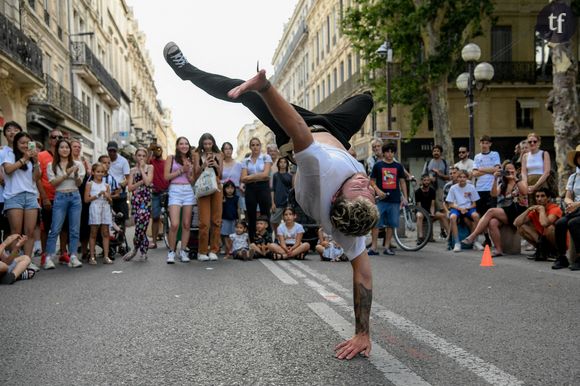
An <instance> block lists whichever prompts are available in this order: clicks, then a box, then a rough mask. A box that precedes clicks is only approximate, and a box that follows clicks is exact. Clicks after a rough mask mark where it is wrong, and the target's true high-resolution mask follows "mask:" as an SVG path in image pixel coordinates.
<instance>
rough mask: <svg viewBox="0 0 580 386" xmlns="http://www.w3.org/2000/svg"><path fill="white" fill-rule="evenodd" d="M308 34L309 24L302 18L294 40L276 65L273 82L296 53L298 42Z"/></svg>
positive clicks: (293, 37)
mask: <svg viewBox="0 0 580 386" xmlns="http://www.w3.org/2000/svg"><path fill="white" fill-rule="evenodd" d="M306 35H308V26H307V25H306V21H305V20H302V21H300V23H299V24H298V29H297V30H296V32H295V33H294V36H292V40H291V41H290V44H288V47H287V48H286V52H285V53H284V56H283V57H282V59H281V60H280V61H279V62H278V64H277V65H276V72H275V73H274V76H273V77H272V79H271V81H272V83H274V84H275V83H276V82H277V80H278V79H277V78H278V74H280V73H281V72H282V71H283V70H284V68H285V67H286V64H287V63H288V60H290V57H291V56H292V54H293V53H294V50H295V49H296V47H298V44H299V43H300V42H301V41H302V39H303V38H304V37H305V36H306Z"/></svg>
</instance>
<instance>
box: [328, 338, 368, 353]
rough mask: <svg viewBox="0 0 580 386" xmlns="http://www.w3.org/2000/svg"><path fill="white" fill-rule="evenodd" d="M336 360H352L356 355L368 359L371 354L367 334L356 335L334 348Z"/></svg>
mask: <svg viewBox="0 0 580 386" xmlns="http://www.w3.org/2000/svg"><path fill="white" fill-rule="evenodd" d="M334 351H336V353H335V357H336V358H338V359H352V358H354V357H355V356H356V355H358V354H363V355H364V356H366V357H368V356H369V355H370V354H371V339H370V337H369V336H368V334H357V335H355V336H353V337H352V338H350V339H349V340H345V341H344V342H342V343H340V344H339V345H337V346H336V347H335V348H334Z"/></svg>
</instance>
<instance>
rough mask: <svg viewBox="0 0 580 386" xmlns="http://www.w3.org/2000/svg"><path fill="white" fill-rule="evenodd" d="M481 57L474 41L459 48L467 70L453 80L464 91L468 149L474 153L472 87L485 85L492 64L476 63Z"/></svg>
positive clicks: (491, 70)
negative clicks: (467, 121)
mask: <svg viewBox="0 0 580 386" xmlns="http://www.w3.org/2000/svg"><path fill="white" fill-rule="evenodd" d="M480 57H481V49H480V48H479V46H478V45H477V44H475V43H469V44H467V45H466V46H465V47H463V49H462V50H461V58H462V59H463V61H465V62H466V63H467V72H464V73H462V74H460V75H459V76H458V77H457V80H456V81H455V83H456V85H457V88H458V89H460V90H461V91H463V92H464V93H465V97H466V98H467V105H466V106H465V107H466V108H467V109H468V111H469V151H470V152H473V154H475V133H474V130H475V128H474V125H475V124H474V119H473V107H474V106H475V102H474V100H473V99H474V95H473V92H474V89H475V90H482V89H483V88H484V87H485V82H489V81H490V80H491V79H492V78H493V73H494V70H493V66H492V65H491V64H489V63H487V62H481V63H479V64H477V65H475V64H476V63H477V61H478V60H479V58H480Z"/></svg>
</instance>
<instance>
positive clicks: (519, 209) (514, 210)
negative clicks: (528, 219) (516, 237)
mask: <svg viewBox="0 0 580 386" xmlns="http://www.w3.org/2000/svg"><path fill="white" fill-rule="evenodd" d="M502 209H503V211H504V212H505V215H506V217H507V219H508V225H513V223H514V221H515V219H516V217H518V216H519V215H520V214H522V213H524V212H525V211H526V207H525V206H521V205H518V204H516V203H515V202H514V203H512V204H511V205H509V206H504V207H502Z"/></svg>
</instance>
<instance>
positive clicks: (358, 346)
mask: <svg viewBox="0 0 580 386" xmlns="http://www.w3.org/2000/svg"><path fill="white" fill-rule="evenodd" d="M351 264H352V282H353V283H352V286H353V293H354V316H355V319H356V328H355V335H354V336H353V337H352V338H350V339H349V340H346V341H344V342H342V343H340V344H339V345H338V346H336V348H335V349H334V350H335V351H336V357H337V358H338V359H352V358H354V357H355V356H356V355H357V354H359V353H362V354H363V355H365V356H367V357H368V356H369V354H370V352H371V338H370V326H369V323H370V321H369V319H370V314H371V304H372V301H373V279H372V273H371V262H370V259H369V256H368V255H367V252H366V250H365V251H364V252H363V253H362V254H360V255H359V256H357V257H356V258H355V259H354V260H353V261H351Z"/></svg>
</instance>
